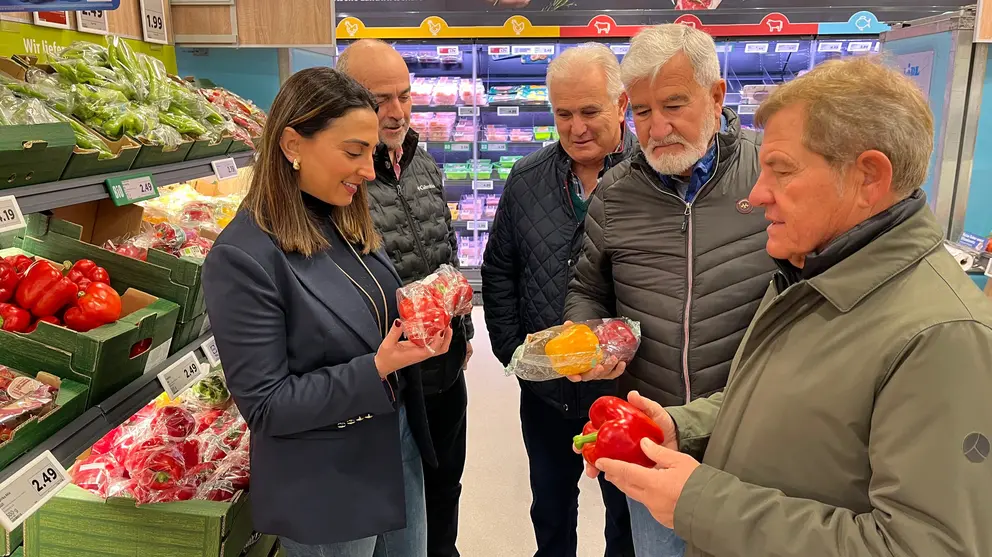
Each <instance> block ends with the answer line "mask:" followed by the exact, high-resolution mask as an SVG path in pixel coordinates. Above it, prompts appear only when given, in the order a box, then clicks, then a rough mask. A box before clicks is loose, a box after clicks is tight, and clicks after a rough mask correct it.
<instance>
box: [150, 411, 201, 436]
mask: <svg viewBox="0 0 992 557" xmlns="http://www.w3.org/2000/svg"><path fill="white" fill-rule="evenodd" d="M195 431H196V418H195V417H194V416H193V413H192V412H190V411H189V410H187V409H185V408H183V407H182V406H179V405H175V404H170V405H167V406H163V407H161V408H159V409H157V410H156V411H155V415H154V417H153V418H152V422H151V432H150V433H151V435H154V436H159V437H162V438H164V439H168V440H170V441H182V440H183V439H186V438H187V437H189V436H190V435H192V434H193V433H194V432H195Z"/></svg>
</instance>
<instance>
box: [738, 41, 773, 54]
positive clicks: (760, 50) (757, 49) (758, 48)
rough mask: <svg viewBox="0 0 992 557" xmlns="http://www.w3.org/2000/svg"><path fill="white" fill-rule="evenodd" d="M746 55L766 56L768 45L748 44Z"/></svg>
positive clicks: (745, 49) (745, 48) (745, 50)
mask: <svg viewBox="0 0 992 557" xmlns="http://www.w3.org/2000/svg"><path fill="white" fill-rule="evenodd" d="M744 53H745V54H766V53H768V43H747V44H746V45H744Z"/></svg>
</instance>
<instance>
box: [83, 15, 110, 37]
mask: <svg viewBox="0 0 992 557" xmlns="http://www.w3.org/2000/svg"><path fill="white" fill-rule="evenodd" d="M76 27H78V28H79V31H81V32H83V33H93V34H95V35H106V34H108V33H109V32H110V27H109V24H108V23H107V13H106V12H104V11H103V10H80V11H78V12H76Z"/></svg>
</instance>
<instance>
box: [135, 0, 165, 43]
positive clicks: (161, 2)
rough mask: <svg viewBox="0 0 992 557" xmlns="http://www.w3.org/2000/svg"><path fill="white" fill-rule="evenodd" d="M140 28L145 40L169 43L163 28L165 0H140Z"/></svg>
mask: <svg viewBox="0 0 992 557" xmlns="http://www.w3.org/2000/svg"><path fill="white" fill-rule="evenodd" d="M141 28H142V31H143V32H144V37H145V42H149V43H158V44H169V33H168V32H166V29H165V0H141Z"/></svg>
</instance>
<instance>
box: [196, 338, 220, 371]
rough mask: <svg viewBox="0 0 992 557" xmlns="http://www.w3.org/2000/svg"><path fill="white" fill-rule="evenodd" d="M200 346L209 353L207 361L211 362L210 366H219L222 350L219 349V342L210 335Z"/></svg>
mask: <svg viewBox="0 0 992 557" xmlns="http://www.w3.org/2000/svg"><path fill="white" fill-rule="evenodd" d="M200 348H202V349H203V353H204V354H206V355H207V361H208V362H210V367H217V366H219V365H220V352H218V351H217V342H216V341H214V337H210V338H208V339H207V340H205V341H203V344H201V345H200Z"/></svg>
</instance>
